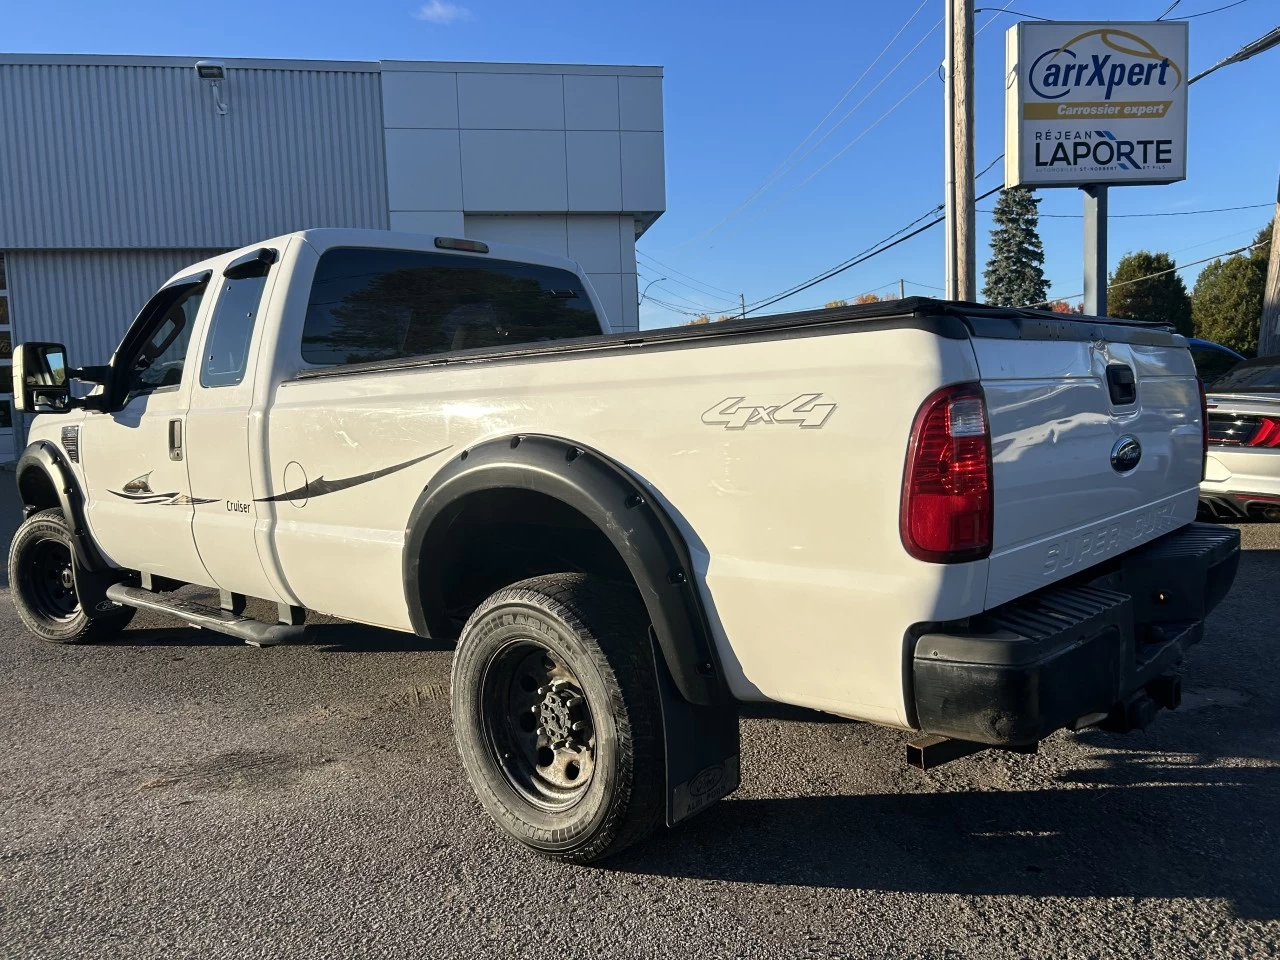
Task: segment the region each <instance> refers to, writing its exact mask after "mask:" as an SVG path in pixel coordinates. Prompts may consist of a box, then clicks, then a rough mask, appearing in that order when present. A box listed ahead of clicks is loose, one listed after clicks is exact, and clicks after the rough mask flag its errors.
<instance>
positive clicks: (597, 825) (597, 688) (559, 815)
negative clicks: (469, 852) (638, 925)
mask: <svg viewBox="0 0 1280 960" xmlns="http://www.w3.org/2000/svg"><path fill="white" fill-rule="evenodd" d="M648 623H649V618H648V615H647V613H646V612H645V608H644V604H643V603H642V602H641V600H640V597H639V595H638V594H637V593H636V591H635V590H634V589H632V588H630V587H626V586H622V585H618V584H612V583H607V582H604V581H600V580H597V579H594V578H592V577H587V576H584V575H582V574H572V573H565V574H554V575H551V576H544V577H535V578H533V579H531V580H525V581H522V582H520V583H517V584H514V585H512V586H510V587H507V588H506V589H504V590H500V591H499V592H497V593H495V594H494V595H493V596H491V597H490V598H489V599H488V600H486V601H485V602H484V603H483V604H481V606H480V607H479V609H477V610H476V611H475V613H473V614H472V615H471V618H470V619H469V620H468V621H467V625H466V627H465V628H464V629H463V632H462V637H461V639H460V640H459V643H458V651H457V654H456V656H455V657H454V661H453V684H452V687H453V693H452V698H453V719H454V732H455V736H456V738H457V741H458V750H459V753H460V754H461V757H462V764H463V767H464V768H465V769H466V772H467V776H468V777H469V779H470V780H471V784H472V786H473V787H474V789H475V791H476V796H477V797H478V798H479V799H480V802H481V803H482V804H483V805H484V807H485V809H486V810H488V812H489V814H490V815H491V816H492V817H493V819H494V820H495V821H496V822H497V824H498V825H499V826H500V827H501V828H502V829H503V830H505V831H506V832H507V833H508V834H510V835H511V836H512V837H514V838H515V839H516V840H518V841H520V842H521V843H523V844H524V845H525V846H527V847H530V848H532V849H533V850H536V851H537V852H539V853H542V854H544V855H547V856H550V857H554V858H556V859H559V860H565V861H570V862H574V863H588V862H591V861H593V860H599V859H601V858H603V857H606V856H609V855H611V854H614V853H617V852H618V851H620V850H622V849H623V848H624V847H627V846H629V845H630V844H632V843H635V842H636V841H637V840H639V839H641V838H642V837H644V836H645V835H647V834H648V833H650V832H651V831H652V830H653V829H654V828H655V827H656V826H657V825H658V823H659V822H660V821H661V818H662V812H663V805H664V801H665V794H664V787H665V782H666V779H665V772H664V764H663V754H662V749H663V748H662V718H661V706H660V703H659V699H658V688H657V679H656V677H655V675H654V667H653V656H652V652H651V650H650V642H649V635H648Z"/></svg>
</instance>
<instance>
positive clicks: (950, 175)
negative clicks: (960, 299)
mask: <svg viewBox="0 0 1280 960" xmlns="http://www.w3.org/2000/svg"><path fill="white" fill-rule="evenodd" d="M955 12H956V0H947V4H946V12H945V13H944V14H943V17H942V22H943V33H944V34H945V35H946V36H945V38H944V40H943V42H942V47H943V49H942V144H943V145H942V165H943V174H942V176H943V191H942V211H943V212H942V215H943V219H944V220H945V223H944V224H943V226H944V227H945V228H946V233H947V239H946V253H945V254H944V255H943V256H944V261H945V266H946V275H947V279H946V281H945V284H946V288H947V292H946V297H947V299H948V300H955V299H956V97H955V91H956V84H955V55H954V48H955V28H956V18H955Z"/></svg>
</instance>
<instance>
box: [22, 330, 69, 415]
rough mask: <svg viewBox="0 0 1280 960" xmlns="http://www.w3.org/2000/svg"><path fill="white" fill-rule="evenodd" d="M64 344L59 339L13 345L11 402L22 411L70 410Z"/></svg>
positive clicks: (61, 411)
mask: <svg viewBox="0 0 1280 960" xmlns="http://www.w3.org/2000/svg"><path fill="white" fill-rule="evenodd" d="M68 373H69V371H68V370H67V348H66V347H64V346H63V345H62V344H60V343H20V344H18V345H17V346H16V347H14V348H13V405H14V406H15V407H17V408H18V409H19V410H21V411H22V412H23V413H67V412H69V411H70V410H71V407H72V401H71V384H70V382H69V379H68Z"/></svg>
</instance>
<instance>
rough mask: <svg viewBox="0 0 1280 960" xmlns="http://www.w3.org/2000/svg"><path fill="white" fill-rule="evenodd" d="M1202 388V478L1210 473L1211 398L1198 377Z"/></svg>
mask: <svg viewBox="0 0 1280 960" xmlns="http://www.w3.org/2000/svg"><path fill="white" fill-rule="evenodd" d="M1196 386H1197V387H1199V388H1200V479H1201V480H1203V479H1204V478H1205V477H1206V476H1207V475H1208V473H1209V399H1208V397H1206V396H1205V393H1204V381H1203V380H1201V379H1200V378H1199V377H1196Z"/></svg>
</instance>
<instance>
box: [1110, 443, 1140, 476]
mask: <svg viewBox="0 0 1280 960" xmlns="http://www.w3.org/2000/svg"><path fill="white" fill-rule="evenodd" d="M1141 459H1142V444H1140V443H1139V442H1138V438H1137V437H1121V438H1120V439H1119V440H1117V441H1116V443H1115V446H1113V447H1112V448H1111V469H1112V470H1114V471H1115V472H1116V473H1128V472H1129V471H1130V470H1134V469H1136V468H1137V466H1138V461H1139V460H1141Z"/></svg>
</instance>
